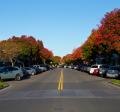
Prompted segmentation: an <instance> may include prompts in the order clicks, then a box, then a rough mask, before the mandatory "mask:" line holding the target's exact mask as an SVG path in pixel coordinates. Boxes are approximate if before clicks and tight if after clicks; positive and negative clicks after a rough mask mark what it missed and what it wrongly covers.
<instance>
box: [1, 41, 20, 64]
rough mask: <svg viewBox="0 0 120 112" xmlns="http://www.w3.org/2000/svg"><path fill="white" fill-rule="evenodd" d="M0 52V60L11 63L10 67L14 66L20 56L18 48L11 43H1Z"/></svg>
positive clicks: (15, 44)
mask: <svg viewBox="0 0 120 112" xmlns="http://www.w3.org/2000/svg"><path fill="white" fill-rule="evenodd" d="M0 50H1V52H0V58H1V59H2V60H3V61H9V62H11V64H12V66H14V64H15V62H16V59H17V57H18V56H19V54H20V46H19V45H18V44H17V43H15V42H13V41H2V42H0Z"/></svg>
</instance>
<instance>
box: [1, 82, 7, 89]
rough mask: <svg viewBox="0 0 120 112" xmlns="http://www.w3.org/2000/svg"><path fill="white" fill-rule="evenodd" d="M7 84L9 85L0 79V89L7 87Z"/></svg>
mask: <svg viewBox="0 0 120 112" xmlns="http://www.w3.org/2000/svg"><path fill="white" fill-rule="evenodd" d="M8 86H9V85H8V84H7V83H5V82H1V81H0V89H3V88H6V87H8Z"/></svg>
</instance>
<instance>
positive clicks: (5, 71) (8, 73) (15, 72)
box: [0, 66, 27, 81]
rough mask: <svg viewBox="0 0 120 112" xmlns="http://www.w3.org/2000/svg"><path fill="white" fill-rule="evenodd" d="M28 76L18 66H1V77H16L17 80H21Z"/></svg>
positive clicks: (2, 78)
mask: <svg viewBox="0 0 120 112" xmlns="http://www.w3.org/2000/svg"><path fill="white" fill-rule="evenodd" d="M25 76H27V75H26V74H25V75H24V73H23V70H22V69H21V68H18V67H11V66H7V67H1V68H0V79H1V80H4V79H15V80H17V81H20V80H21V79H22V78H23V77H25Z"/></svg>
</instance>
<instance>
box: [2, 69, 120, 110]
mask: <svg viewBox="0 0 120 112" xmlns="http://www.w3.org/2000/svg"><path fill="white" fill-rule="evenodd" d="M108 81H109V80H108V79H104V78H100V77H95V76H91V75H88V74H86V73H82V72H80V71H75V70H71V69H62V68H58V69H54V70H51V71H48V72H44V73H42V74H39V75H36V76H33V77H31V78H30V79H25V80H22V81H9V82H8V83H9V84H10V85H11V86H10V87H9V88H8V89H6V90H4V91H1V92H0V112H120V88H119V87H116V86H113V85H111V84H110V83H108Z"/></svg>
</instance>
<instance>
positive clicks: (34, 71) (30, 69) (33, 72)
mask: <svg viewBox="0 0 120 112" xmlns="http://www.w3.org/2000/svg"><path fill="white" fill-rule="evenodd" d="M23 69H25V70H26V71H27V73H28V74H29V75H36V73H37V72H36V70H35V69H34V68H31V67H24V68H23Z"/></svg>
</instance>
